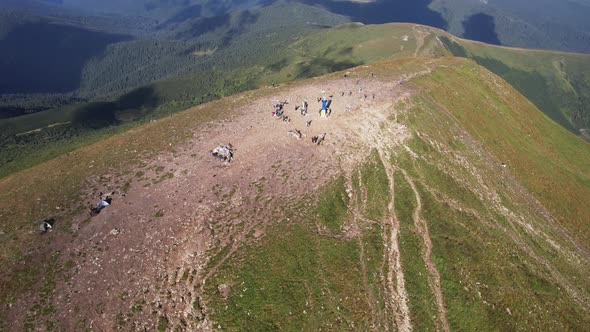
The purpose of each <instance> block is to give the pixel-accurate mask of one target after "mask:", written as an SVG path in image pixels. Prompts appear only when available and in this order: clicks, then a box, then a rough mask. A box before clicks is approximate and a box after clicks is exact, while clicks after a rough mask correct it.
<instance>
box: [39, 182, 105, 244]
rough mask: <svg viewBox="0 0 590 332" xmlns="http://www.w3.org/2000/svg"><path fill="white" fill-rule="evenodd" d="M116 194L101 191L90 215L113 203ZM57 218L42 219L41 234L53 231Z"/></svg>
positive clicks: (94, 214)
mask: <svg viewBox="0 0 590 332" xmlns="http://www.w3.org/2000/svg"><path fill="white" fill-rule="evenodd" d="M114 194H115V192H110V193H108V194H106V195H103V193H102V192H101V193H100V194H99V195H98V196H99V199H98V203H96V205H95V206H93V207H91V208H90V216H92V217H94V216H96V215H97V214H99V213H100V211H102V210H103V209H104V208H106V207H107V206H109V205H111V203H112V201H113V197H112V196H113V195H114ZM55 222H56V221H55V219H54V218H49V219H44V220H43V221H41V222H40V223H39V231H40V233H41V234H45V233H47V232H51V231H53V228H54V225H55Z"/></svg>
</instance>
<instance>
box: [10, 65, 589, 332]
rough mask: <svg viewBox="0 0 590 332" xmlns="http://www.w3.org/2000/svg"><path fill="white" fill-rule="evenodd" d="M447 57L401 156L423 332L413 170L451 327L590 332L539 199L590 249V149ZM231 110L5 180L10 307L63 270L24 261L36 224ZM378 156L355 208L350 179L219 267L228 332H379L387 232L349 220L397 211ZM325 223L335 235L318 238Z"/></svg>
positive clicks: (409, 256)
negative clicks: (344, 229)
mask: <svg viewBox="0 0 590 332" xmlns="http://www.w3.org/2000/svg"><path fill="white" fill-rule="evenodd" d="M427 61H431V60H427ZM435 62H436V63H437V64H439V65H443V66H445V67H440V68H438V69H437V70H436V71H435V72H433V73H432V74H430V75H426V76H423V77H422V78H418V79H414V80H410V81H409V82H408V83H407V84H409V85H410V87H411V88H412V89H413V90H414V91H416V96H415V98H414V99H413V100H411V101H409V102H408V105H407V106H410V110H409V111H407V112H406V113H404V114H401V115H400V116H399V118H398V121H400V122H402V123H403V124H405V125H406V126H407V127H408V128H409V129H410V130H411V132H412V138H411V139H410V141H408V142H407V143H406V144H407V146H408V149H410V150H411V151H414V152H415V153H416V155H414V154H412V153H409V152H407V151H408V150H406V149H400V148H396V147H391V149H392V155H393V156H394V157H393V158H392V160H391V162H392V165H393V167H395V168H396V172H395V179H396V185H395V188H396V189H395V190H396V196H397V197H400V198H398V199H396V205H395V209H396V212H397V214H398V217H399V218H400V224H401V226H402V229H401V230H402V233H401V244H400V246H401V248H402V253H401V254H402V266H404V267H405V271H406V275H405V278H406V280H407V281H408V285H407V287H408V292H409V296H410V298H409V300H410V303H409V304H410V314H411V317H412V320H413V324H414V326H415V327H416V328H418V327H421V328H422V327H424V328H431V327H432V326H435V325H436V324H437V322H436V317H435V318H434V319H433V318H432V315H433V313H434V315H436V308H435V306H434V304H433V299H432V294H431V289H430V287H429V286H428V284H427V279H426V278H424V277H423V276H424V274H425V273H426V272H425V270H424V265H423V262H422V260H421V258H420V255H421V254H422V253H423V250H424V248H423V247H422V243H421V241H420V239H419V236H418V234H417V229H415V227H414V225H413V224H412V222H411V221H410V220H408V218H410V216H411V214H412V212H411V210H413V209H414V208H415V207H416V200H415V199H412V198H411V197H412V195H414V193H413V191H412V190H411V188H410V187H409V183H408V182H407V181H406V182H404V181H405V178H404V177H402V176H401V173H400V172H401V170H404V171H406V172H407V173H408V174H409V177H410V179H411V180H412V181H413V182H414V183H415V185H416V188H417V191H418V194H419V195H420V197H421V201H422V218H424V219H425V220H426V222H427V223H428V224H429V227H430V234H431V238H432V242H433V246H434V247H433V255H432V260H433V262H434V263H435V265H436V267H437V268H438V270H439V271H440V274H441V284H442V288H443V294H444V300H445V305H446V307H447V318H448V320H449V324H450V325H451V327H452V328H453V329H465V330H473V329H499V330H514V329H518V328H525V329H541V328H547V329H553V330H575V329H583V328H584V327H585V326H587V324H588V322H589V321H590V318H589V317H588V314H587V311H584V309H583V307H582V304H581V303H580V302H579V301H578V302H576V301H574V300H573V299H572V297H571V293H569V292H570V291H572V292H573V293H574V294H578V295H579V298H580V299H581V300H582V301H585V302H586V303H588V302H587V300H588V298H589V294H588V289H589V285H588V280H587V278H586V277H585V276H586V275H587V273H588V272H589V270H590V269H589V267H588V264H587V257H586V256H585V255H586V254H585V253H583V252H580V251H579V250H576V249H575V248H574V246H573V245H572V244H571V243H570V242H568V241H567V240H565V239H564V237H563V235H562V232H563V230H561V228H560V227H559V226H556V225H555V224H553V223H551V222H549V221H547V220H546V219H545V218H544V215H543V211H542V210H540V208H539V206H538V205H536V204H535V202H534V200H533V198H532V197H531V196H529V195H528V194H527V191H529V192H531V193H533V194H534V195H535V197H536V198H537V199H538V200H539V201H540V202H541V203H542V204H543V205H544V206H545V207H546V208H547V209H548V210H549V212H550V213H551V215H552V216H553V217H554V218H555V219H556V221H557V223H559V224H560V225H561V226H563V227H564V228H565V229H566V231H568V232H569V233H573V234H574V235H572V236H573V237H574V238H575V239H576V241H577V242H578V243H579V244H580V245H581V246H583V247H586V248H587V247H588V234H589V229H588V225H587V221H588V220H590V218H589V216H588V211H587V209H585V207H586V206H587V204H586V202H587V197H590V196H589V195H590V184H589V179H590V174H589V173H588V172H589V169H588V167H587V165H590V160H589V158H590V146H589V144H587V143H585V142H583V141H581V140H579V139H578V138H577V137H575V136H574V135H572V134H571V133H569V132H567V131H566V130H564V129H563V128H561V127H559V126H558V125H556V124H555V123H553V122H551V121H550V120H549V119H548V118H547V117H545V116H543V115H542V114H541V113H540V112H539V111H538V110H537V109H536V108H535V107H534V106H533V105H532V104H530V103H529V102H528V101H527V100H526V99H525V98H523V97H522V96H521V95H519V94H518V93H516V91H515V90H513V89H512V88H511V87H510V86H509V85H508V84H506V83H505V82H503V81H502V80H500V79H498V78H497V77H496V76H494V75H492V74H490V73H489V72H488V71H486V70H484V69H482V68H480V67H478V66H476V65H475V64H473V63H472V62H470V61H466V60H460V59H442V60H437V61H435ZM425 64H426V61H425V60H423V59H403V60H398V61H391V62H386V63H383V64H378V65H375V66H373V67H372V68H370V69H369V68H367V69H364V70H365V71H366V73H364V74H366V75H368V72H369V71H370V70H373V71H375V72H376V73H378V75H379V77H380V79H386V78H388V79H398V78H399V77H398V76H397V75H398V74H399V73H402V74H409V73H410V72H412V71H413V70H415V69H416V68H420V67H423V66H424V65H425ZM361 70H362V69H359V72H360V71H361ZM296 84H298V83H296ZM302 84H303V83H302ZM256 93H258V92H256ZM228 107H229V106H228V103H227V102H226V100H221V101H218V102H214V103H212V104H207V105H204V106H203V107H197V108H195V109H193V110H189V111H187V112H183V113H179V114H176V115H173V116H172V117H169V118H166V119H163V120H162V121H159V122H157V123H155V124H150V125H147V126H144V127H140V128H138V129H136V130H133V131H130V132H127V133H124V134H121V135H117V136H114V137H112V138H109V139H107V140H105V141H104V142H102V143H101V144H98V145H92V146H89V147H86V148H83V149H81V150H77V151H75V152H73V153H71V154H68V155H64V156H62V157H60V158H58V159H55V160H52V161H50V162H48V163H45V164H41V165H38V166H36V167H34V168H31V169H29V170H26V171H23V172H21V173H17V174H15V175H12V176H9V177H6V178H4V179H2V180H1V181H0V186H1V188H2V190H1V192H2V193H3V194H2V196H0V204H1V205H0V211H1V218H2V220H5V223H4V224H3V225H2V232H3V233H2V237H1V240H2V248H3V251H2V256H1V259H2V265H3V266H6V267H7V268H6V269H5V270H3V272H2V280H3V283H2V287H3V288H2V289H1V293H2V298H3V299H6V301H5V302H9V301H12V300H13V299H14V296H17V295H18V294H20V292H22V291H23V289H28V288H29V287H34V285H37V282H38V279H37V278H36V277H35V276H36V275H39V274H40V271H43V270H44V269H46V267H47V266H45V265H44V264H51V263H50V262H47V263H43V264H39V265H32V264H21V263H22V262H27V261H30V260H31V259H32V257H30V256H28V255H27V254H26V252H35V250H33V251H30V250H31V249H30V247H29V246H28V245H26V244H27V243H31V242H32V239H33V236H34V235H33V234H32V233H27V230H30V229H34V228H35V227H36V223H35V221H36V220H38V219H39V218H41V217H43V216H45V215H46V213H47V211H51V210H53V209H54V207H55V206H68V207H71V208H72V211H69V210H68V211H66V212H65V214H66V218H65V219H67V216H68V215H74V214H75V213H76V210H77V209H79V208H82V206H80V205H78V204H77V203H75V201H76V197H77V196H78V195H79V193H80V191H81V190H82V189H83V187H84V179H86V178H87V177H89V176H91V175H93V174H94V175H96V176H99V175H100V173H101V172H104V173H107V172H113V171H116V172H121V173H124V172H127V171H128V169H130V168H129V167H131V166H133V165H136V164H137V163H138V162H141V160H142V159H143V158H148V157H149V156H150V155H153V154H154V153H157V152H158V151H162V150H163V149H173V147H170V146H169V145H168V144H169V143H172V144H175V143H177V142H181V141H183V140H184V139H185V138H186V137H189V135H190V133H191V132H193V131H194V130H196V128H198V126H199V125H200V124H201V123H202V122H203V121H208V120H210V119H213V118H214V116H219V115H220V114H221V113H220V112H219V110H220V109H227V108H228ZM195 115H198V116H195ZM172 128H174V129H175V130H176V131H175V132H173V131H172V130H171V129H172ZM167 146H168V147H167ZM375 156H376V154H373V155H372V156H368V159H367V160H366V162H365V163H364V164H363V165H360V166H359V170H358V174H356V175H354V176H352V178H355V179H357V180H358V183H359V184H358V185H353V186H352V187H353V188H355V189H354V191H353V197H352V198H351V199H346V197H347V195H346V193H345V189H344V188H345V187H344V186H343V185H342V181H344V180H342V179H340V180H336V182H335V183H334V185H333V186H332V187H330V188H327V189H326V191H325V193H326V194H324V195H322V197H323V198H324V199H322V200H319V201H316V200H313V199H312V198H309V197H308V198H302V201H301V202H299V204H294V205H292V206H289V207H287V209H288V211H285V215H287V214H289V215H292V216H293V217H292V218H290V219H291V220H290V221H289V222H287V221H282V222H281V223H277V224H276V225H275V226H273V227H272V229H269V230H268V233H267V236H265V237H264V238H263V239H262V240H260V241H258V242H251V243H248V244H246V245H245V247H244V248H242V249H241V250H240V251H238V252H237V253H236V254H235V255H234V256H232V257H230V259H229V260H227V261H226V262H225V263H224V264H223V265H222V266H221V267H220V269H219V270H218V273H217V274H215V275H214V276H213V277H212V279H211V282H209V283H208V284H207V285H208V286H207V294H206V300H207V302H208V303H209V305H210V307H211V308H212V309H213V310H212V312H211V313H210V315H211V318H212V319H213V320H214V321H216V322H219V324H220V325H222V328H223V327H227V328H229V329H231V328H235V329H237V328H240V329H244V330H247V329H257V330H260V329H274V328H280V327H295V328H303V329H319V328H320V327H324V328H326V329H350V330H354V329H364V328H370V327H374V328H376V329H381V328H380V327H382V326H380V325H379V324H380V323H381V324H383V322H384V321H385V320H384V319H382V318H381V317H385V316H386V313H385V312H386V311H387V307H386V306H385V305H384V304H383V298H384V291H383V287H382V285H381V284H380V280H381V278H382V276H383V269H384V268H386V267H384V266H382V265H381V264H380V263H377V262H380V260H381V258H382V257H383V250H384V247H383V243H382V236H383V234H384V233H385V234H387V233H388V232H389V230H388V229H387V227H382V226H380V225H379V224H375V223H368V222H366V221H356V222H359V224H360V226H361V232H360V234H358V235H354V236H353V237H351V238H347V237H341V236H338V230H339V226H340V225H343V224H345V223H347V222H350V221H351V215H350V213H349V212H347V211H348V210H350V209H352V208H354V207H355V205H360V206H361V207H363V206H364V208H361V209H360V210H361V211H363V215H364V216H365V218H366V219H368V220H371V219H379V218H383V217H384V216H385V214H386V212H385V211H386V205H387V202H388V197H390V194H391V193H389V192H388V191H387V189H388V186H387V185H384V184H385V180H386V177H385V176H384V172H383V165H382V164H380V161H379V159H377V158H375ZM500 161H505V162H507V163H508V165H509V167H508V171H503V170H502V169H501V168H500V167H499V165H498V164H499V162H500ZM91 165H92V166H93V167H92V168H91V167H90V166H91ZM502 172H506V173H502ZM508 172H509V173H508ZM513 177H514V178H513ZM402 179H403V180H402ZM515 179H516V180H515ZM56 183H60V185H59V186H56ZM519 183H520V184H522V186H523V187H524V188H520V187H519ZM122 185H123V184H122ZM361 197H366V203H363V202H365V201H363V199H361ZM38 202H42V203H38ZM310 202H317V204H316V206H315V207H314V208H313V209H309V208H307V207H306V206H307V203H310ZM506 211H507V212H506ZM322 223H323V224H324V225H325V226H326V229H327V233H326V232H322V233H319V232H318V231H317V229H318V227H317V225H321V224H322ZM526 225H528V227H527V226H526ZM530 229H532V230H533V231H530ZM552 243H555V244H556V245H557V247H556V246H554V245H552ZM43 245H46V244H45V243H40V242H37V243H36V244H35V245H34V246H37V249H39V248H42V247H43ZM570 253H573V254H571V255H570ZM572 255H573V256H572ZM570 257H575V259H571V260H570V259H569V258H570ZM363 265H364V269H363ZM362 271H366V274H365V273H364V272H362ZM363 280H367V285H366V286H364V281H363ZM5 281H7V282H5ZM219 283H227V284H230V285H231V286H232V287H231V289H232V290H233V291H232V293H231V294H230V297H229V298H228V299H226V300H224V299H222V298H221V297H220V296H219V295H218V293H217V290H216V288H215V286H216V285H218V284H219ZM359 285H363V286H359ZM50 286H51V285H49V286H47V287H50ZM35 287H36V286H35ZM242 287H243V288H242ZM42 291H43V290H42ZM466 303H467V304H468V305H466ZM226 306H227V308H228V309H225V308H226ZM229 308H231V310H229ZM586 310H587V309H586ZM509 312H510V313H509ZM372 317H373V318H372ZM375 317H377V318H375ZM215 326H216V325H215Z"/></svg>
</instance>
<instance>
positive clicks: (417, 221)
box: [399, 168, 450, 332]
mask: <svg viewBox="0 0 590 332" xmlns="http://www.w3.org/2000/svg"><path fill="white" fill-rule="evenodd" d="M399 170H400V172H401V173H402V174H403V176H404V179H405V180H406V181H407V182H408V184H409V185H410V187H411V188H412V191H413V192H414V196H415V197H416V210H414V214H413V219H414V225H415V227H416V230H417V231H418V233H420V236H421V237H422V241H423V242H424V249H425V250H424V255H423V257H422V259H423V260H424V264H425V265H426V269H427V270H428V279H429V283H430V288H431V289H432V292H433V293H434V298H435V300H436V307H437V311H438V315H439V318H440V324H442V330H443V331H445V332H449V331H450V328H449V323H448V322H447V314H446V309H445V304H444V301H443V294H442V289H441V286H440V274H439V273H438V270H437V269H436V266H435V265H434V263H432V260H431V259H430V258H431V255H432V241H431V240H430V233H429V232H428V224H427V223H426V222H425V221H424V220H423V219H422V218H420V213H421V212H422V201H421V199H420V194H419V193H418V189H416V185H415V184H414V181H413V180H412V178H410V176H409V175H408V173H407V172H406V171H405V170H404V169H402V168H400V169H399ZM437 325H439V324H437Z"/></svg>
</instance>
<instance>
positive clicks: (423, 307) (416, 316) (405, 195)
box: [394, 171, 437, 331]
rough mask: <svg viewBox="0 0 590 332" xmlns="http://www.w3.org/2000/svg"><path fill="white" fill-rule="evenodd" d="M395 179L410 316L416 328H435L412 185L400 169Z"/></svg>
mask: <svg viewBox="0 0 590 332" xmlns="http://www.w3.org/2000/svg"><path fill="white" fill-rule="evenodd" d="M394 182H395V213H396V216H397V219H398V221H399V224H400V232H399V247H400V253H401V264H402V269H403V271H404V279H405V283H406V289H407V291H408V296H409V298H408V300H409V303H408V304H409V305H408V307H409V309H410V317H411V319H412V324H413V326H414V328H415V329H416V330H419V331H434V330H435V329H436V328H435V326H436V324H435V320H434V318H436V315H437V313H436V302H435V300H434V296H433V294H432V290H431V289H430V286H429V285H428V273H427V270H426V267H425V266H424V260H423V259H422V256H423V249H422V238H421V237H420V235H419V234H418V232H417V230H416V228H415V227H414V221H413V219H412V214H413V212H414V210H415V209H416V199H415V198H414V193H413V191H412V189H411V188H410V185H409V184H408V182H407V181H406V180H405V179H404V177H403V176H402V174H401V173H400V172H399V171H397V172H395V175H394Z"/></svg>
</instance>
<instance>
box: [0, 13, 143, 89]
mask: <svg viewBox="0 0 590 332" xmlns="http://www.w3.org/2000/svg"><path fill="white" fill-rule="evenodd" d="M131 39H132V37H131V36H127V35H120V34H110V33H103V32H98V31H91V30H86V29H83V28H80V27H75V26H68V25H61V24H52V23H49V22H35V23H27V24H24V25H21V26H19V27H17V28H15V29H13V30H12V31H10V32H9V33H8V34H7V35H6V37H5V38H4V39H2V40H0V93H63V92H69V91H74V90H76V89H78V88H79V87H80V82H81V80H82V70H83V69H84V66H85V64H86V63H87V62H88V60H90V59H91V58H93V57H96V56H100V55H102V54H103V53H104V51H105V50H106V48H107V47H108V45H110V44H113V43H117V42H122V41H127V40H131Z"/></svg>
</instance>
